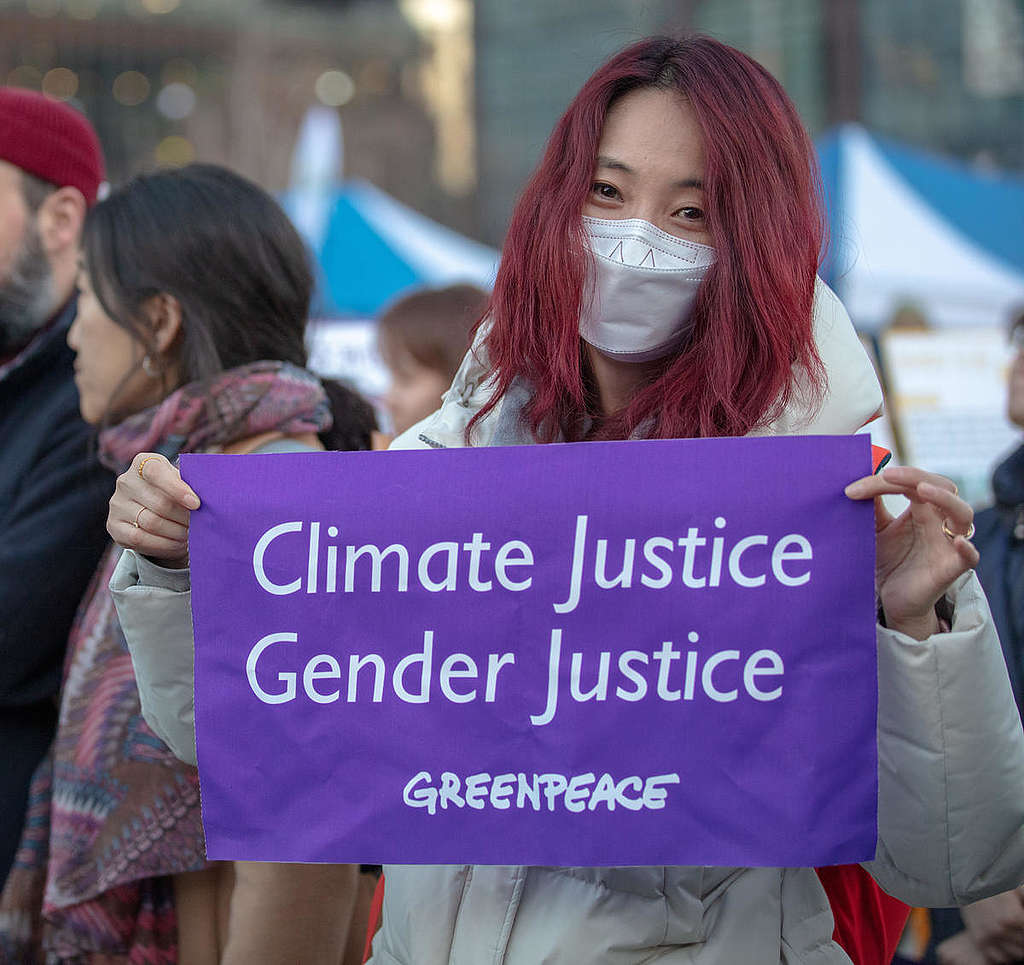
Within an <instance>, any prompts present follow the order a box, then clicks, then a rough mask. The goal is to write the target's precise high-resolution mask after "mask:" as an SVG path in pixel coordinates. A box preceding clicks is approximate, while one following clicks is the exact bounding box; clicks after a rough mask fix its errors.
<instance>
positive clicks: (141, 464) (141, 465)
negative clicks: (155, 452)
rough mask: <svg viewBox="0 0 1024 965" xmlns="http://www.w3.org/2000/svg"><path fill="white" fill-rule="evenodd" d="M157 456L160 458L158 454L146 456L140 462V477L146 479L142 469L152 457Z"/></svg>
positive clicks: (155, 457)
mask: <svg viewBox="0 0 1024 965" xmlns="http://www.w3.org/2000/svg"><path fill="white" fill-rule="evenodd" d="M157 458H159V457H158V456H146V458H145V459H143V460H142V462H140V463H139V479H145V478H146V477H145V476H143V475H142V470H143V468H144V467H145V465H146V463H147V462H149V460H150V459H157Z"/></svg>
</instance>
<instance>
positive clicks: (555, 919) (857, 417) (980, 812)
mask: <svg viewBox="0 0 1024 965" xmlns="http://www.w3.org/2000/svg"><path fill="white" fill-rule="evenodd" d="M814 314H815V336H816V339H817V343H818V350H819V354H820V355H821V357H822V360H823V361H824V363H825V367H826V371H827V374H828V380H829V388H828V393H827V396H826V398H825V399H824V401H823V402H821V403H820V404H819V405H816V406H812V405H809V404H807V403H806V402H801V401H799V400H798V401H797V402H796V403H795V404H794V405H792V406H791V407H790V409H789V410H788V411H787V412H786V413H785V415H784V417H783V418H782V419H780V420H779V421H778V422H777V423H776V424H775V425H773V426H772V427H771V428H770V430H769V432H771V433H775V434H787V433H847V432H852V431H855V430H856V429H857V428H859V427H860V426H861V425H862V424H863V423H864V422H866V421H867V420H868V419H870V418H871V416H872V415H874V414H875V413H876V412H877V411H878V409H879V407H880V405H881V394H880V392H879V389H878V384H877V381H876V379H875V376H874V373H873V371H872V369H871V366H870V363H869V362H868V360H867V358H866V356H865V354H864V351H863V349H862V348H861V346H860V344H859V342H858V340H857V338H856V335H855V334H854V331H853V327H852V325H851V324H850V322H849V319H848V317H847V316H846V312H845V310H844V309H843V308H842V306H841V304H840V303H839V301H838V299H836V297H835V295H833V294H832V292H831V291H829V290H828V288H826V287H825V286H824V284H822V283H820V282H819V284H818V289H817V291H816V296H815V313H814ZM797 379H798V382H799V373H797ZM489 391H490V386H489V385H488V384H487V382H486V368H485V362H484V361H483V360H482V358H479V357H476V356H474V355H473V353H471V354H470V355H468V356H467V358H466V360H465V361H464V363H463V365H462V367H461V368H460V370H459V373H458V374H457V376H456V378H455V381H454V383H453V385H452V388H451V389H450V390H449V392H448V393H447V394H446V395H445V399H444V404H443V405H442V407H441V409H440V410H439V411H438V412H436V413H435V414H434V415H432V416H430V417H429V418H428V419H426V420H424V421H423V422H421V423H420V424H419V425H417V426H415V427H413V428H412V429H410V430H409V431H408V432H407V433H405V434H404V435H403V436H401V437H400V438H399V439H397V440H396V441H395V444H394V446H395V447H399V448H417V447H423V448H431V447H446V446H460V445H463V444H464V441H463V439H464V430H465V427H466V425H467V423H468V422H469V420H470V419H471V418H472V416H473V415H474V413H475V412H477V411H479V408H480V407H481V405H483V403H484V401H485V400H486V398H487V397H488V393H489ZM525 399H526V390H525V389H521V388H518V387H515V388H513V390H512V392H510V393H508V394H507V395H506V397H505V398H504V399H503V400H502V401H501V403H500V404H499V405H498V406H497V407H496V408H495V410H494V411H493V412H492V413H491V414H490V415H489V416H488V418H487V419H485V420H483V421H482V424H481V425H480V426H479V427H478V435H477V436H476V437H474V442H475V443H478V444H481V445H512V444H517V443H523V444H525V443H528V442H530V436H529V433H528V432H527V431H526V430H525V428H524V427H523V425H522V424H521V422H520V420H519V413H520V411H521V407H522V404H523V402H524V401H525ZM111 589H112V590H113V592H114V598H115V602H116V604H117V608H118V612H119V614H120V615H121V621H122V626H123V628H124V631H125V636H126V637H127V639H128V643H129V647H130V648H131V651H132V658H133V661H134V663H135V669H136V675H137V677H138V681H139V687H140V691H141V693H142V708H143V713H144V715H145V717H146V720H147V722H148V723H149V724H150V726H151V727H153V729H154V730H155V731H156V732H157V733H158V734H159V735H160V736H161V737H163V738H164V739H165V740H166V741H167V742H168V744H169V745H170V746H171V747H172V749H174V750H175V752H176V753H178V754H179V756H181V757H183V758H185V759H191V760H193V761H194V759H195V758H194V722H193V718H192V693H191V621H190V614H189V609H188V607H189V604H188V598H189V594H188V590H187V576H185V575H183V574H182V573H173V572H171V571H165V570H162V569H160V568H159V567H155V566H153V564H151V563H148V561H145V560H140V559H139V558H137V557H136V556H135V554H133V553H130V552H127V553H125V554H124V557H123V558H122V561H121V564H120V565H119V567H118V570H117V572H115V574H114V577H113V580H112V582H111ZM949 597H950V599H951V601H952V602H953V604H954V612H955V616H954V621H953V627H952V631H951V632H950V633H945V634H937V635H936V636H934V637H932V638H930V639H928V640H925V641H922V642H919V641H917V640H913V639H911V638H909V637H906V636H904V635H902V634H900V633H897V632H895V631H893V630H889V629H885V628H882V627H879V628H878V675H879V714H878V750H879V804H878V818H879V844H878V852H877V856H876V859H875V860H874V861H872V862H870V863H868V864H867V865H866V867H867V868H868V870H869V871H870V872H871V874H872V875H873V876H874V877H875V878H876V880H877V881H878V882H879V883H880V884H881V885H882V887H883V888H884V889H885V890H886V891H888V892H890V893H891V894H893V895H896V896H897V897H899V898H902V899H903V900H905V901H907V902H909V903H912V904H916V905H924V906H931V907H935V906H940V905H948V904H964V903H967V902H971V901H976V900H977V899H979V898H982V897H985V896H987V895H991V894H995V893H998V892H1001V891H1006V890H1008V889H1009V888H1012V887H1015V886H1016V885H1018V884H1020V883H1021V882H1022V881H1024V733H1022V731H1021V725H1020V720H1019V717H1018V714H1017V710H1016V706H1015V704H1014V702H1013V697H1012V694H1011V692H1010V686H1009V681H1008V677H1007V672H1006V669H1005V666H1004V664H1003V658H1002V654H1001V652H1000V647H999V641H998V639H997V637H996V633H995V630H994V628H993V626H992V620H991V616H990V614H989V612H988V605H987V603H986V601H985V598H984V595H983V594H982V592H981V589H980V587H979V585H978V583H977V580H976V579H975V578H974V576H973V574H967V575H965V576H964V577H962V578H961V579H960V580H958V581H957V583H956V584H955V585H954V587H953V588H952V590H951V591H950V594H949ZM821 820H822V821H827V820H829V816H828V815H827V814H822V815H821ZM385 875H386V879H387V888H386V893H385V903H384V922H383V926H382V928H381V930H380V932H379V933H378V935H377V937H376V939H375V941H374V954H373V959H372V961H373V962H374V963H376V965H396V963H401V965H414V963H415V965H431V963H443V962H446V963H449V965H481V963H495V965H499V963H502V965H539V963H556V962H564V963H579V962H601V963H608V965H639V963H641V962H643V963H647V962H659V963H664V965H684V963H685V965H758V963H775V962H784V963H798V962H799V963H820V965H837V963H849V958H848V957H847V956H846V954H845V953H844V952H843V950H842V949H841V948H839V946H838V945H836V944H835V943H834V942H832V940H831V935H832V931H833V920H832V914H831V911H830V910H829V907H828V902H827V899H826V897H825V893H824V891H823V889H822V887H821V885H820V883H819V882H818V878H817V875H816V874H815V873H814V871H813V870H812V869H806V868H791V869H781V868H710V867H705V868H697V867H641V868H548V867H519V866H508V867H506V866H472V867H470V866H458V865H440V866H426V867H413V866H406V865H393V866H388V867H386V868H385Z"/></svg>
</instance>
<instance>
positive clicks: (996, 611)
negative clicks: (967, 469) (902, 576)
mask: <svg viewBox="0 0 1024 965" xmlns="http://www.w3.org/2000/svg"><path fill="white" fill-rule="evenodd" d="M992 489H993V492H994V493H995V497H996V504H995V505H994V506H993V507H992V508H991V509H986V510H983V511H982V512H980V513H978V515H977V516H976V517H975V520H974V524H975V527H976V530H977V531H976V533H975V535H974V545H975V546H977V548H978V552H979V553H980V554H981V561H980V562H979V563H978V566H977V573H978V579H979V580H981V585H982V587H984V589H985V596H987V597H988V602H989V606H991V607H992V618H993V619H994V620H995V624H996V629H997V630H998V631H999V640H1000V642H1001V643H1002V645H1003V655H1004V656H1005V657H1006V666H1007V669H1008V670H1009V671H1010V682H1011V683H1012V684H1013V693H1014V696H1015V697H1016V698H1017V706H1018V707H1020V708H1022V710H1024V446H1021V448H1019V449H1018V450H1017V451H1016V452H1014V453H1013V455H1011V456H1010V457H1009V459H1007V460H1005V461H1004V462H1003V463H1002V464H1001V465H1000V466H999V467H998V468H997V469H996V471H995V473H994V474H993V476H992Z"/></svg>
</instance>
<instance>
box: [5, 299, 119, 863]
mask: <svg viewBox="0 0 1024 965" xmlns="http://www.w3.org/2000/svg"><path fill="white" fill-rule="evenodd" d="M74 314H75V308H74V304H73V303H72V304H70V305H68V306H67V307H66V308H65V309H64V310H63V311H62V312H61V314H60V316H59V317H58V318H57V319H55V320H54V322H53V323H52V324H51V325H50V327H49V328H48V329H47V330H46V331H45V332H43V333H41V334H40V335H39V336H37V338H36V340H35V341H34V342H33V343H32V344H31V345H30V346H29V347H28V348H27V349H26V350H25V351H24V352H23V353H22V354H21V356H19V358H18V359H17V360H16V361H15V362H14V363H12V364H11V365H10V366H9V367H8V368H7V369H6V370H4V371H3V374H2V375H0V760H2V761H3V764H2V765H0V881H2V880H3V878H4V877H6V873H7V868H8V865H9V862H10V859H11V857H12V856H13V853H14V849H15V847H16V845H17V840H18V837H19V836H20V833H21V826H22V820H23V818H24V808H25V793H26V790H27V787H28V779H29V777H30V776H31V773H32V771H33V770H34V769H35V767H36V764H37V763H38V761H39V759H40V758H41V756H42V754H43V753H44V752H45V750H46V748H47V746H48V745H49V742H50V740H51V739H52V736H53V729H54V726H55V723H56V700H55V697H56V695H57V692H58V690H59V688H60V681H61V670H62V667H63V663H64V653H65V649H66V647H67V640H68V631H69V629H70V627H71V622H72V619H73V618H74V615H75V610H76V608H77V606H78V603H79V601H80V600H81V598H82V596H83V594H84V592H85V589H86V587H87V586H88V583H89V580H90V579H91V577H92V575H93V573H94V571H95V569H96V564H97V562H98V561H99V558H100V554H101V553H102V552H103V549H104V548H105V546H106V545H107V542H108V537H107V534H106V529H105V523H106V516H107V501H108V500H109V498H110V495H111V493H112V491H113V476H112V474H110V473H109V472H107V471H106V470H104V469H102V468H101V467H100V465H99V463H98V462H97V460H96V457H95V444H94V442H93V433H92V430H91V429H89V427H88V426H86V425H85V423H84V422H82V420H81V418H80V417H79V414H78V391H77V389H76V388H75V384H74V371H73V368H72V364H73V361H74V353H73V352H72V351H71V349H69V348H68V346H67V343H66V341H65V340H66V338H67V331H68V328H69V327H70V325H71V322H72V320H73V318H74Z"/></svg>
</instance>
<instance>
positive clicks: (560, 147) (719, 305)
mask: <svg viewBox="0 0 1024 965" xmlns="http://www.w3.org/2000/svg"><path fill="white" fill-rule="evenodd" d="M644 88H656V89H663V90H670V91H677V92H679V93H680V94H682V95H683V96H685V97H686V98H687V99H688V101H689V103H690V104H691V106H692V108H693V111H694V113H695V114H696V116H697V120H698V122H699V124H700V126H701V129H702V131H703V133H704V141H705V145H704V147H705V156H706V165H707V166H706V171H705V177H704V190H705V200H706V204H705V210H706V214H707V219H708V229H709V231H710V234H711V244H712V245H713V246H714V248H715V250H716V261H715V264H714V266H713V267H712V268H711V269H710V270H709V272H708V274H707V276H706V278H705V281H704V283H703V284H702V285H701V288H700V291H699V293H698V296H697V301H696V304H695V306H694V329H693V335H692V337H691V339H690V340H689V342H688V343H687V345H686V347H685V348H684V349H683V350H682V351H680V352H679V353H678V354H676V355H673V356H670V357H669V358H667V359H665V360H664V362H663V364H662V365H661V366H660V368H659V369H658V370H657V372H656V373H655V376H654V378H653V380H652V381H651V382H650V383H649V384H648V385H646V386H645V387H644V388H642V389H641V390H640V391H639V392H637V394H636V395H635V396H634V398H633V399H632V401H631V403H630V404H629V406H628V407H627V408H626V409H625V411H623V412H620V413H618V414H617V415H616V416H615V417H614V418H613V419H611V420H608V421H606V422H604V423H603V424H602V425H601V426H600V430H599V432H598V435H599V436H600V437H602V438H627V437H628V436H629V435H630V434H631V433H632V432H633V431H634V430H635V429H636V428H637V427H638V426H641V425H642V426H643V434H644V435H645V436H646V437H649V438H687V437H695V436H741V435H745V434H747V433H748V432H750V431H751V430H753V429H756V428H758V427H759V426H763V425H765V424H767V423H768V422H770V421H771V420H772V419H773V418H774V417H776V416H777V415H778V414H779V413H780V412H781V410H782V409H783V408H784V407H785V406H786V404H787V403H788V402H789V401H790V398H791V395H792V392H793V388H794V379H793V375H794V372H793V367H794V365H796V366H799V367H800V368H802V369H803V370H804V372H805V373H806V375H807V377H808V378H809V380H810V385H811V386H812V387H813V388H815V389H817V390H818V391H820V390H821V389H822V388H823V385H824V373H823V370H822V366H821V362H820V360H819V358H818V355H817V352H816V350H815V345H814V340H813V337H812V333H811V308H812V301H813V297H814V278H815V273H816V271H817V267H818V260H819V256H820V252H821V248H822V238H823V231H824V229H823V218H822V213H821V201H820V198H821V191H820V180H819V176H818V171H817V164H816V161H815V156H814V151H813V147H812V145H811V142H810V139H809V138H808V136H807V132H806V131H805V130H804V128H803V125H802V124H801V122H800V118H799V117H798V115H797V112H796V109H795V108H794V106H793V104H792V102H791V101H790V100H789V98H788V97H787V96H786V94H785V92H784V91H783V89H782V87H781V85H780V84H779V83H778V81H776V80H775V78H774V77H772V76H771V74H769V73H768V72H767V71H766V70H765V69H764V68H763V67H761V65H760V64H758V63H757V62H756V61H754V60H752V59H751V58H750V57H748V56H746V55H745V54H743V53H740V52H739V51H738V50H734V49H733V48H731V47H728V46H726V45H725V44H722V43H719V42H718V41H716V40H712V39H711V38H709V37H703V36H692V37H687V38H684V39H673V38H669V37H653V38H649V39H647V40H642V41H640V42H639V43H636V44H633V45H632V46H630V47H627V48H626V49H625V50H623V51H622V52H621V53H619V54H617V55H616V56H614V57H612V59H611V60H609V61H608V62H607V63H606V64H604V66H602V67H601V68H600V69H598V71H597V72H596V73H595V74H594V75H593V76H592V77H591V78H590V79H589V80H588V81H587V82H586V84H584V85H583V89H582V90H581V91H580V92H579V94H577V95H576V98H575V99H574V100H573V102H572V103H571V104H570V105H569V109H568V110H567V111H566V112H565V114H564V115H563V116H562V119H561V120H560V121H559V122H558V124H557V126H556V127H555V129H554V131H553V133H552V135H551V138H550V140H549V141H548V145H547V150H546V151H545V154H544V157H543V160H542V161H541V163H540V165H539V166H538V168H537V170H536V171H535V172H534V174H533V177H532V178H531V179H530V181H529V183H528V184H527V185H526V188H525V190H524V191H523V194H522V196H521V197H520V199H519V202H518V204H517V205H516V208H515V211H514V212H513V215H512V220H511V223H510V226H509V230H508V236H507V238H506V241H505V246H504V250H503V254H502V260H501V267H500V268H499V271H498V277H497V280H496V282H495V286H494V293H493V295H492V297H491V300H490V303H489V306H488V312H489V316H490V320H491V323H492V327H491V329H490V332H489V333H488V335H487V338H486V343H485V344H486V348H487V352H488V355H489V359H490V366H491V369H492V375H493V377H494V378H495V380H496V391H495V393H494V395H493V396H492V398H491V400H490V401H489V402H488V404H487V405H485V406H484V407H483V409H482V410H481V411H480V412H479V413H478V414H477V416H476V417H475V418H474V420H473V421H472V422H471V423H470V426H469V429H468V430H467V441H468V439H469V437H470V436H471V434H472V429H473V426H474V424H475V423H476V421H477V420H478V419H480V418H481V417H483V416H484V415H486V413H487V412H488V411H490V410H491V409H492V408H493V407H494V405H495V404H496V403H497V401H498V400H499V399H500V398H501V396H502V395H503V394H504V393H505V392H506V391H508V389H509V387H510V386H511V384H512V382H513V380H514V379H516V378H522V379H525V380H526V381H527V382H528V383H529V384H530V386H531V387H532V397H531V399H530V402H529V403H528V404H527V406H526V409H525V413H524V417H525V419H526V421H527V423H528V425H529V426H530V428H531V430H532V431H533V434H534V436H535V438H536V439H537V440H538V441H541V442H551V441H554V440H555V439H557V438H559V437H563V438H566V439H569V440H574V439H580V438H581V437H582V435H583V426H584V422H585V418H586V416H587V414H588V413H591V409H590V408H588V404H589V405H590V406H592V405H593V399H594V392H593V388H592V386H591V378H590V376H589V373H588V366H587V365H586V362H585V359H584V356H583V353H582V350H581V342H580V337H579V311H580V303H581V298H582V294H583V286H584V283H585V278H586V268H587V258H589V257H592V256H591V255H590V254H589V253H588V252H587V250H586V248H585V245H584V238H583V228H582V220H581V216H582V211H583V205H584V202H585V201H586V198H587V195H588V192H589V190H590V186H591V184H592V183H593V177H594V165H595V163H596V158H597V150H598V144H599V141H600V138H601V131H602V128H603V127H604V120H605V117H606V116H607V114H608V111H609V109H610V108H611V106H612V105H613V104H614V103H615V101H616V100H617V99H618V98H620V97H622V96H623V95H624V94H627V93H629V92H631V91H634V90H639V89H644ZM591 414H592V413H591Z"/></svg>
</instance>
